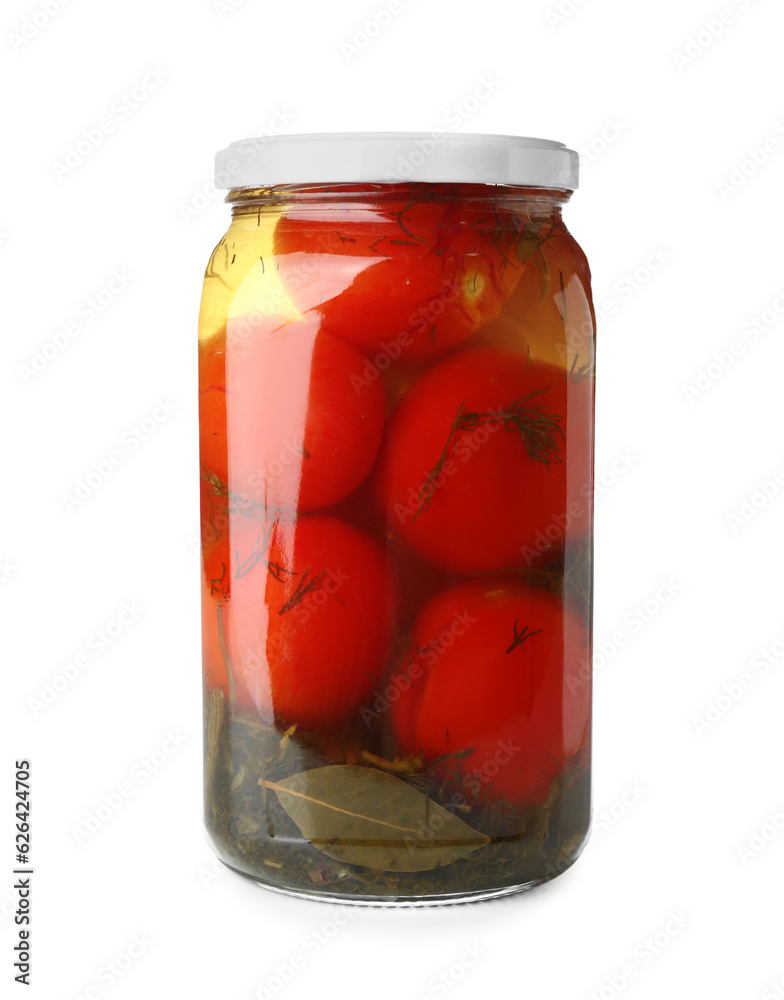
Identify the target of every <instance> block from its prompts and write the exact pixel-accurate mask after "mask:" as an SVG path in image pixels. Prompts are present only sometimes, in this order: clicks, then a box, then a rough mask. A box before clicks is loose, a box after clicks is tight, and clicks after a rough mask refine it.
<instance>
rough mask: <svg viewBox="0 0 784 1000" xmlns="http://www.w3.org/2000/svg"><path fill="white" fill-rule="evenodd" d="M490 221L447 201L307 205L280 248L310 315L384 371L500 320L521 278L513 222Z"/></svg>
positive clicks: (285, 220) (285, 221)
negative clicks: (330, 208)
mask: <svg viewBox="0 0 784 1000" xmlns="http://www.w3.org/2000/svg"><path fill="white" fill-rule="evenodd" d="M491 219H493V214H492V211H491V210H489V209H488V208H487V207H486V206H481V210H480V208H478V207H475V206H472V205H471V204H470V203H462V204H460V205H455V204H452V203H448V202H444V201H419V202H418V201H405V200H401V201H399V202H391V203H386V204H378V205H372V206H371V205H358V206H354V207H348V208H345V209H342V210H340V211H337V212H329V213H328V214H327V215H326V217H317V216H316V215H315V212H314V210H313V209H312V208H307V207H306V208H303V209H301V210H294V211H291V212H289V213H288V214H287V215H285V216H283V217H282V218H281V219H280V221H279V222H278V225H277V227H276V230H275V243H274V247H275V253H276V254H277V255H278V264H279V270H280V276H281V280H282V281H283V282H284V284H286V285H287V286H288V288H289V290H290V292H291V296H292V299H293V301H294V304H295V305H296V307H297V308H298V309H299V311H300V312H301V313H303V314H304V315H308V314H309V313H311V312H312V313H316V314H317V315H318V316H319V317H320V318H321V321H322V324H323V327H324V329H326V330H328V331H329V332H331V333H334V334H337V335H338V336H340V337H342V338H344V339H345V340H348V341H350V342H351V343H353V344H356V345H357V346H358V347H361V348H362V350H364V351H365V352H366V353H368V354H371V355H378V356H379V358H380V363H381V364H388V363H389V361H390V360H392V361H394V360H397V359H398V358H402V359H403V360H404V361H416V360H430V359H433V358H437V357H440V356H441V355H443V354H445V353H446V352H447V351H450V350H452V349H453V348H454V347H457V346H458V345H460V344H462V343H463V342H464V341H466V340H467V339H468V338H469V337H470V336H471V335H472V334H473V333H474V331H475V330H476V329H477V328H478V327H479V326H481V324H482V323H485V322H487V321H488V320H490V319H493V318H494V317H496V316H497V315H498V314H499V313H500V311H501V308H502V306H503V304H504V302H505V301H506V300H507V299H508V297H509V295H510V294H511V292H512V290H513V289H514V286H515V284H516V282H517V280H518V279H519V277H520V273H521V272H520V268H519V266H518V265H517V263H516V261H515V260H514V242H513V236H510V230H511V226H512V224H511V221H509V220H508V221H507V222H506V223H502V222H500V221H499V222H495V221H493V223H492V229H489V228H488V227H490V226H491V222H490V220H491ZM379 358H377V360H379Z"/></svg>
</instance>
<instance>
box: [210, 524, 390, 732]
mask: <svg viewBox="0 0 784 1000" xmlns="http://www.w3.org/2000/svg"><path fill="white" fill-rule="evenodd" d="M203 580H204V583H203V593H204V595H205V596H204V608H205V610H204V649H205V673H206V678H205V680H206V684H207V687H208V690H213V689H214V688H216V687H221V688H223V689H224V690H225V691H226V693H227V694H228V693H230V692H229V672H228V670H227V667H226V663H227V662H228V663H229V664H230V666H231V674H232V675H233V679H234V685H235V699H236V707H237V708H238V709H239V710H241V711H243V712H247V713H252V714H258V715H261V716H262V717H263V718H266V719H268V720H272V718H273V717H274V718H275V719H276V720H281V721H283V722H285V723H287V724H291V723H298V724H299V725H301V726H303V727H305V728H309V729H313V728H319V727H322V726H332V725H334V724H336V723H338V722H340V721H341V719H344V718H347V717H348V716H350V715H352V714H354V713H356V712H357V710H358V708H359V706H360V705H361V704H362V702H363V701H364V700H365V699H366V698H367V696H368V694H369V693H370V691H371V690H372V689H373V687H374V684H375V683H376V680H375V678H377V676H378V675H379V673H380V671H381V670H382V669H383V666H384V663H385V661H386V657H387V654H388V651H389V643H390V637H391V628H392V620H393V600H394V594H393V590H394V585H393V580H392V575H391V572H390V569H389V567H388V565H387V561H386V559H385V557H384V554H383V552H382V550H381V548H380V546H379V545H378V544H377V543H376V541H375V540H374V539H373V538H372V537H371V536H370V535H368V534H366V533H365V532H363V531H360V530H359V529H358V528H355V527H353V526H351V525H349V524H346V523H345V522H343V521H341V520H339V519H337V518H333V517H323V516H312V517H301V518H299V519H297V520H291V521H281V520H276V521H264V520H254V519H251V518H238V519H236V520H234V521H233V522H232V523H231V525H230V528H229V532H228V538H225V539H221V540H220V541H219V542H218V543H217V544H215V545H214V546H212V547H211V548H210V549H209V550H208V551H207V552H206V553H205V557H204V578H203ZM216 647H217V649H216ZM216 654H218V655H220V659H221V660H222V661H223V669H222V670H221V667H220V664H219V660H218V655H216Z"/></svg>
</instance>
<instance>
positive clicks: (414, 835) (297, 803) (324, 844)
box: [259, 764, 489, 872]
mask: <svg viewBox="0 0 784 1000" xmlns="http://www.w3.org/2000/svg"><path fill="white" fill-rule="evenodd" d="M259 784H260V785H262V786H264V787H266V788H271V789H272V790H273V791H274V792H275V794H276V795H277V797H278V801H279V802H280V804H281V806H282V807H283V809H284V810H285V811H286V812H287V813H288V815H289V816H290V817H291V819H292V820H293V821H294V822H295V823H296V825H297V826H298V827H299V829H300V831H301V832H302V834H303V836H305V837H306V838H307V839H308V840H309V841H310V842H311V844H313V846H314V847H316V848H317V849H318V850H320V851H321V852H322V853H324V854H326V855H327V856H328V857H330V858H334V859H335V860H336V861H342V862H344V863H345V864H350V865H359V866H361V867H363V868H370V869H373V870H374V871H397V872H416V871H428V870H430V869H431V868H437V867H438V866H439V865H448V864H451V863H452V862H453V861H456V860H457V859H458V858H466V857H468V855H469V854H471V853H472V852H473V851H475V850H477V848H479V847H482V846H484V845H485V844H487V843H489V838H488V837H486V836H485V835H484V834H483V833H480V832H478V831H477V830H473V829H472V828H471V827H470V826H468V825H467V824H466V823H464V822H463V820H461V819H460V818H459V817H457V816H454V815H453V814H452V813H451V812H449V811H448V810H447V809H444V808H443V806H440V805H439V804H438V803H437V802H434V801H433V800H432V799H430V798H428V796H427V795H424V794H423V793H422V792H419V791H417V789H416V788H412V787H411V786H410V785H408V784H406V782H405V781H401V780H400V778H396V777H394V775H391V774H387V773H385V772H383V771H378V770H376V768H373V767H359V766H357V765H354V764H332V765H329V766H327V767H317V768H314V769H313V770H310V771H302V772H301V773H299V774H295V775H292V776H291V777H290V778H285V779H283V780H282V781H265V780H264V779H263V778H262V779H260V780H259Z"/></svg>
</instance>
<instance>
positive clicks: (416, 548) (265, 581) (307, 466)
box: [199, 181, 594, 904]
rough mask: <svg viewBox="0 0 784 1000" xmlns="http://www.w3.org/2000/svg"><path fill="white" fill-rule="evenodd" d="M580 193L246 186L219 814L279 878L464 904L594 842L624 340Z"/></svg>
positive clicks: (216, 662) (215, 577) (233, 842)
mask: <svg viewBox="0 0 784 1000" xmlns="http://www.w3.org/2000/svg"><path fill="white" fill-rule="evenodd" d="M569 193H570V192H569V191H568V190H565V189H564V188H563V187H562V188H557V187H552V188H545V187H541V186H537V187H531V186H527V187H526V186H520V185H513V184H505V185H498V184H482V183H438V182H407V181H398V182H391V181H388V182H384V183H376V182H373V183H371V182H366V181H363V182H357V183H348V182H340V183H334V182H333V183H328V184H312V183H310V184H289V185H285V184H275V185H273V186H270V187H242V188H236V189H233V190H232V191H231V192H230V194H229V197H228V201H229V202H230V204H231V207H232V221H231V225H230V228H229V230H228V232H227V233H226V235H225V236H224V237H223V239H221V241H220V242H219V243H218V245H217V247H216V248H215V250H214V252H213V254H212V256H211V257H210V260H209V263H208V266H207V269H206V274H205V280H204V292H203V299H202V308H201V315H200V326H199V407H200V446H201V449H200V460H201V511H202V547H203V572H202V581H201V583H202V588H201V589H202V621H203V670H202V678H203V689H204V699H205V700H204V704H205V822H206V826H207V830H208V832H209V836H210V838H211V841H212V843H213V845H214V847H215V850H216V852H217V853H218V855H219V857H220V858H221V859H222V860H223V861H224V862H225V863H226V864H227V865H229V866H230V867H232V868H233V869H235V870H236V871H238V872H241V873H243V874H245V875H247V876H249V877H251V878H253V879H255V880H257V881H258V882H261V883H264V884H265V885H267V886H270V887H272V888H277V889H280V890H283V891H289V892H294V893H299V894H305V895H308V896H315V897H320V898H324V897H326V898H340V899H343V900H353V901H360V902H361V901H366V902H389V903H408V904H411V903H418V902H447V901H457V900H463V899H468V898H482V897H486V896H490V895H495V894H500V893H505V892H511V891H516V890H518V889H521V888H525V887H528V886H531V885H535V884H538V883H540V882H542V881H544V880H546V879H549V878H552V877H553V876H554V875H557V874H559V873H560V872H561V871H563V870H565V869H566V868H567V867H568V866H569V865H570V864H571V863H572V862H573V861H574V860H575V858H576V857H577V856H578V854H579V852H580V850H581V849H582V846H583V844H584V841H585V839H586V836H587V830H588V825H589V810H590V793H589V756H590V691H591V689H590V656H591V581H592V575H591V557H592V539H591V526H592V496H593V486H592V462H593V448H592V442H593V389H594V320H593V310H592V305H591V295H590V284H589V282H590V277H589V270H588V266H587V263H586V260H585V257H584V254H583V253H582V251H581V250H580V248H579V247H578V245H577V244H576V243H575V241H574V239H573V238H572V236H571V235H570V233H569V232H568V230H567V229H566V227H565V225H564V223H563V220H562V217H561V211H562V206H563V205H564V203H565V202H566V201H567V200H568V197H569Z"/></svg>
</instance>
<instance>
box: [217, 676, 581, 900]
mask: <svg viewBox="0 0 784 1000" xmlns="http://www.w3.org/2000/svg"><path fill="white" fill-rule="evenodd" d="M205 736H206V748H207V754H206V765H205V767H206V777H207V785H206V800H205V815H206V823H207V828H208V830H209V832H210V835H211V837H212V839H213V841H214V843H215V845H216V847H217V848H218V849H219V851H220V853H221V856H222V857H223V858H224V859H225V860H226V861H227V863H228V864H229V865H230V866H232V867H234V868H235V869H237V870H238V871H240V872H242V873H245V874H247V875H250V876H251V877H253V878H256V879H259V880H261V881H264V882H266V883H268V884H270V885H272V886H276V887H278V888H281V889H295V890H300V891H306V892H314V891H315V892H323V893H324V894H334V895H340V896H347V897H350V896H352V895H355V896H364V897H381V898H383V897H394V898H401V897H416V896H429V895H434V896H435V895H441V896H444V895H449V894H450V892H454V893H456V894H457V893H460V894H463V893H471V892H483V891H487V890H490V889H497V888H499V887H503V886H510V887H511V886H516V885H523V884H526V883H529V882H531V883H533V882H540V881H542V879H543V875H542V873H543V872H544V873H545V877H547V878H550V877H553V876H555V875H557V874H559V873H560V872H561V871H563V870H565V869H566V868H567V867H569V865H570V864H571V863H572V862H573V861H574V860H575V859H576V857H577V855H578V854H579V851H580V848H581V846H582V842H583V839H584V830H585V828H586V826H587V823H586V818H587V815H588V811H589V788H588V784H589V783H588V772H587V768H586V767H585V766H584V763H583V762H582V761H580V760H574V761H571V762H570V763H569V766H568V767H567V768H566V769H565V770H564V772H563V773H562V774H561V776H560V777H559V778H558V779H557V780H556V781H555V782H554V783H553V786H552V788H551V791H550V795H549V797H548V800H547V802H546V803H545V804H544V805H543V806H541V807H539V808H536V809H530V808H529V809H526V808H523V807H513V806H510V805H509V804H508V803H505V802H504V801H503V800H497V801H492V802H483V803H482V804H477V803H472V802H469V801H468V800H467V799H466V798H465V796H464V795H463V794H462V793H461V792H460V790H459V786H458V785H457V784H455V783H454V782H452V783H445V782H444V781H443V780H442V779H439V778H438V777H437V776H436V774H435V767H429V768H426V767H422V761H421V758H419V759H417V758H407V763H406V762H404V761H396V762H388V761H384V760H383V759H382V758H380V757H378V756H376V755H374V754H372V753H369V752H363V753H360V754H357V755H356V757H357V763H349V764H346V763H339V764H336V763H334V757H335V754H334V753H330V757H331V758H333V759H329V758H328V757H327V756H325V755H324V754H323V753H322V752H321V751H320V749H319V748H318V746H317V744H318V741H317V739H316V738H314V737H312V736H310V735H307V734H301V733H300V732H299V731H298V730H296V728H295V727H290V728H289V729H288V730H287V731H286V732H285V733H282V732H280V731H279V730H277V729H276V728H274V727H273V726H268V725H265V724H264V723H262V722H260V721H257V720H254V719H251V718H250V717H246V716H242V715H236V714H235V715H233V714H232V713H231V711H230V710H229V709H228V708H227V706H226V705H225V704H224V699H223V696H222V694H221V693H220V692H216V693H214V694H213V696H212V697H211V698H210V699H209V701H208V711H207V717H206V718H205ZM346 756H347V759H349V760H353V759H354V755H352V754H351V753H348V754H347V755H346ZM365 761H366V762H365ZM378 764H380V765H381V766H382V767H385V768H388V767H390V766H391V767H392V768H393V769H394V770H395V771H396V773H397V774H398V775H401V776H400V777H398V776H395V775H392V774H389V773H385V771H384V770H381V769H380V768H379V766H377V765H378ZM417 768H419V770H416V769H417ZM411 772H413V773H411ZM565 792H566V794H564V793H565ZM401 828H402V829H401ZM303 838H307V839H303Z"/></svg>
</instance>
